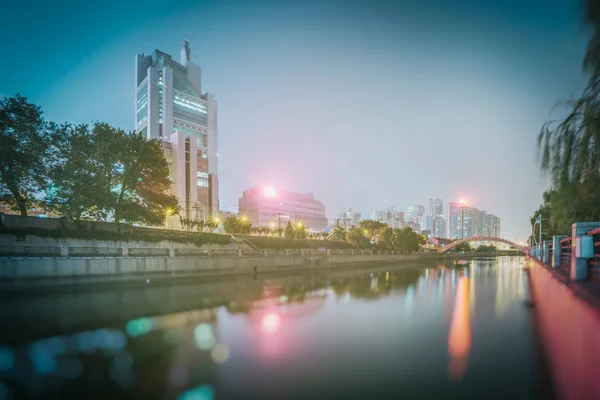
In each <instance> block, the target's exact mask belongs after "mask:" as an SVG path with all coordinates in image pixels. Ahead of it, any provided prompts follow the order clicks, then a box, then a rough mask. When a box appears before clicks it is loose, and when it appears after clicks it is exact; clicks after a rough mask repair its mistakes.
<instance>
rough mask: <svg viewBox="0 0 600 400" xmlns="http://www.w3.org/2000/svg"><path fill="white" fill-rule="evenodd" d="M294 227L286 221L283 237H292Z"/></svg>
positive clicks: (293, 235)
mask: <svg viewBox="0 0 600 400" xmlns="http://www.w3.org/2000/svg"><path fill="white" fill-rule="evenodd" d="M294 233H295V232H294V228H293V227H292V223H291V222H290V221H288V223H287V225H286V226H285V233H284V235H285V238H286V239H293V238H294V237H295V236H296V235H295V234H294Z"/></svg>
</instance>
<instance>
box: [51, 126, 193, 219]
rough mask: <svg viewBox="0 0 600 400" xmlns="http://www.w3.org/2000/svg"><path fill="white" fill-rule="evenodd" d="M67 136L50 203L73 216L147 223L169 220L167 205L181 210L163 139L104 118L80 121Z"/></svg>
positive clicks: (55, 174) (55, 172) (176, 210)
mask: <svg viewBox="0 0 600 400" xmlns="http://www.w3.org/2000/svg"><path fill="white" fill-rule="evenodd" d="M67 142H68V143H66V145H65V146H64V149H63V151H62V154H61V156H62V158H63V159H64V160H65V162H64V164H63V165H62V167H61V168H58V169H56V170H55V171H54V180H55V182H56V183H55V190H54V191H53V193H49V194H48V205H49V207H50V208H52V209H54V210H56V211H57V212H59V213H60V214H62V215H64V216H66V217H68V218H70V219H92V220H99V221H105V220H107V219H109V218H111V217H112V218H114V221H115V222H117V223H118V222H120V221H125V222H129V223H144V224H147V225H161V224H163V223H164V221H165V216H166V210H171V212H172V213H177V212H178V211H179V206H178V202H177V198H176V197H175V196H172V195H171V194H169V193H170V186H171V181H170V179H169V167H168V164H167V160H166V159H165V157H164V154H163V150H162V145H161V143H160V141H158V140H147V139H146V138H145V137H144V136H143V135H142V134H141V133H129V134H126V133H125V132H124V131H123V130H121V129H117V128H114V127H112V126H110V125H108V124H106V123H100V122H98V123H95V124H94V126H93V128H92V129H91V130H90V129H89V128H88V127H87V126H85V125H82V126H79V127H77V129H75V130H74V131H73V132H72V135H71V136H70V137H69V139H68V141H67ZM189 222H190V221H186V223H187V226H188V227H189V226H190V223H189Z"/></svg>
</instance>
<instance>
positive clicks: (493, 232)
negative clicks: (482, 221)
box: [486, 214, 501, 237]
mask: <svg viewBox="0 0 600 400" xmlns="http://www.w3.org/2000/svg"><path fill="white" fill-rule="evenodd" d="M486 225H487V226H486V236H492V237H501V236H500V218H499V217H496V216H495V215H494V214H487V216H486Z"/></svg>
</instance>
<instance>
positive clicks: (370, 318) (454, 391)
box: [0, 257, 540, 400]
mask: <svg viewBox="0 0 600 400" xmlns="http://www.w3.org/2000/svg"><path fill="white" fill-rule="evenodd" d="M522 264H524V259H523V258H520V257H501V258H497V259H491V260H477V261H474V262H473V263H472V264H471V266H470V267H469V268H467V269H466V270H464V271H460V270H455V269H453V268H452V267H450V265H449V264H448V265H446V264H435V263H433V264H424V265H416V264H415V265H409V264H402V265H388V266H385V267H375V268H371V269H365V268H362V269H352V270H344V271H327V272H325V273H310V274H309V273H303V274H288V275H280V276H261V275H258V276H256V277H244V278H235V279H227V280H220V281H214V282H186V283H177V284H169V285H163V284H155V283H153V282H149V283H147V284H145V283H144V285H140V286H139V287H136V288H128V289H125V288H117V289H94V290H91V289H89V288H82V289H81V291H79V292H72V293H64V292H61V293H55V294H44V295H37V296H31V295H27V296H21V297H19V298H9V299H3V300H2V301H1V302H0V304H1V305H0V316H1V317H2V326H3V328H2V332H1V333H0V345H1V347H0V382H1V383H0V400H2V399H21V398H74V399H113V398H148V399H151V398H157V399H163V398H164V399H182V400H184V399H185V400H189V399H199V400H200V399H201V400H207V399H246V398H256V399H290V398H310V399H329V398H341V399H380V398H388V399H400V398H402V399H412V398H424V399H433V398H440V399H448V398H459V397H460V398H465V397H468V398H475V399H489V398H499V399H509V398H511V399H531V398H538V397H540V390H539V387H540V372H539V370H540V368H539V366H540V362H539V356H538V350H537V342H536V340H537V339H536V336H535V331H534V322H533V315H532V311H531V310H530V309H528V308H526V307H525V302H526V301H527V299H528V298H529V293H528V285H527V278H526V274H525V272H524V271H523V270H522ZM144 281H145V280H144Z"/></svg>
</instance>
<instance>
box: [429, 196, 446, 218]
mask: <svg viewBox="0 0 600 400" xmlns="http://www.w3.org/2000/svg"><path fill="white" fill-rule="evenodd" d="M443 215H444V202H443V201H442V199H438V198H436V197H432V198H430V199H429V216H430V217H432V218H435V217H439V216H443Z"/></svg>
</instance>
